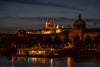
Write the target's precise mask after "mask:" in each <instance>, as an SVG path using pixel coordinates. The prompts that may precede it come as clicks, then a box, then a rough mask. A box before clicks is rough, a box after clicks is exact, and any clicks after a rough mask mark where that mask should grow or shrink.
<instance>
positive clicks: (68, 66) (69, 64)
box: [67, 57, 71, 67]
mask: <svg viewBox="0 0 100 67" xmlns="http://www.w3.org/2000/svg"><path fill="white" fill-rule="evenodd" d="M67 67H71V59H70V57H68V58H67Z"/></svg>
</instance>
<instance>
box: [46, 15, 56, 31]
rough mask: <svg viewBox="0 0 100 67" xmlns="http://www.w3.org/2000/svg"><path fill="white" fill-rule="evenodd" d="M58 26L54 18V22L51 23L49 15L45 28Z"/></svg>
mask: <svg viewBox="0 0 100 67" xmlns="http://www.w3.org/2000/svg"><path fill="white" fill-rule="evenodd" d="M56 27H57V25H56V24H54V19H53V22H52V24H50V21H49V17H47V21H46V25H45V29H56Z"/></svg>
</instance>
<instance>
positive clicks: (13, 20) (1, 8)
mask: <svg viewBox="0 0 100 67" xmlns="http://www.w3.org/2000/svg"><path fill="white" fill-rule="evenodd" d="M79 13H81V15H82V19H84V20H86V19H89V20H90V21H86V24H87V27H88V28H92V27H93V22H95V23H96V27H99V26H100V0H0V32H17V30H19V29H25V30H29V29H41V28H44V25H45V22H46V19H43V18H46V17H48V16H49V17H50V18H59V19H62V18H65V19H62V20H61V21H59V19H55V23H57V24H59V25H61V24H64V25H65V27H67V25H68V24H70V25H71V26H73V23H74V21H75V20H77V19H78V14H79ZM22 18H25V19H22ZM40 18H41V19H40ZM68 19H70V20H68ZM51 22H52V20H51ZM91 23H92V24H91Z"/></svg>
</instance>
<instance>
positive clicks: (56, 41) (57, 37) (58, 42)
mask: <svg viewBox="0 0 100 67" xmlns="http://www.w3.org/2000/svg"><path fill="white" fill-rule="evenodd" d="M54 43H55V45H57V46H58V47H59V45H60V44H61V40H60V37H59V36H58V35H57V36H56V37H55V40H54Z"/></svg>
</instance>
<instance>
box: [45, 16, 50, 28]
mask: <svg viewBox="0 0 100 67" xmlns="http://www.w3.org/2000/svg"><path fill="white" fill-rule="evenodd" d="M49 25H50V21H49V17H47V21H46V25H45V28H46V29H47V28H48V26H49Z"/></svg>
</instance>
